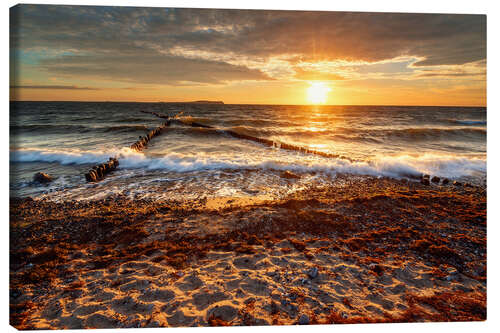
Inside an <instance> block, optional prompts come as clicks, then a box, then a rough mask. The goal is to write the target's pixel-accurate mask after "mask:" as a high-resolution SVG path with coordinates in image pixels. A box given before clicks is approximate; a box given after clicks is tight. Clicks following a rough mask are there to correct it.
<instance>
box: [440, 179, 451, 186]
mask: <svg viewBox="0 0 500 333" xmlns="http://www.w3.org/2000/svg"><path fill="white" fill-rule="evenodd" d="M449 182H450V180H449V179H448V178H444V179H443V181H442V182H441V184H443V185H447V184H448V183H449Z"/></svg>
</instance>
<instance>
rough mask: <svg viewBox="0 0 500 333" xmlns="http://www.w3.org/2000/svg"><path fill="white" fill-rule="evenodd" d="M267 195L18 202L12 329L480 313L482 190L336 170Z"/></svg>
mask: <svg viewBox="0 0 500 333" xmlns="http://www.w3.org/2000/svg"><path fill="white" fill-rule="evenodd" d="M337 180H338V181H337V182H336V185H334V186H327V187H321V188H318V187H315V188H312V189H308V190H305V191H301V192H297V193H295V194H293V195H291V196H290V197H287V198H284V199H282V200H279V201H271V200H266V198H265V197H264V198H256V199H255V200H252V198H243V199H236V198H235V199H234V200H233V199H231V198H223V199H221V200H207V199H199V200H191V201H182V202H181V201H169V202H156V201H148V200H135V201H131V200H130V199H127V198H125V197H114V198H109V199H106V200H99V201H90V202H67V203H55V202H51V201H43V200H31V199H29V198H24V199H11V203H10V323H11V324H12V325H13V326H14V327H16V328H18V329H43V328H118V327H159V326H216V325H288V324H298V323H300V324H323V323H324V324H332V323H335V324H341V323H366V322H420V321H478V320H485V319H486V190H485V189H484V188H481V187H476V186H470V187H463V186H453V185H446V186H437V185H434V184H433V185H430V186H427V185H423V184H420V183H417V182H407V181H400V180H394V179H387V178H372V177H356V176H348V175H345V176H339V177H338V178H337Z"/></svg>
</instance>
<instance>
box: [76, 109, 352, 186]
mask: <svg viewBox="0 0 500 333" xmlns="http://www.w3.org/2000/svg"><path fill="white" fill-rule="evenodd" d="M141 112H143V113H148V114H152V115H154V116H157V117H159V118H162V119H167V121H166V122H165V123H163V124H162V125H160V126H159V127H157V128H155V129H154V130H151V131H150V132H149V133H148V134H147V135H146V136H144V137H142V136H140V137H139V140H137V141H136V142H134V143H133V144H132V145H131V146H130V148H131V149H133V150H135V151H141V150H142V149H144V148H145V147H146V146H147V145H148V143H149V141H151V139H153V138H154V137H155V136H157V135H160V134H161V133H162V131H163V130H164V129H165V128H166V127H168V126H170V124H171V123H172V122H179V123H181V124H184V125H188V126H191V127H201V128H210V129H216V128H215V127H213V126H210V125H205V124H201V123H197V122H194V121H189V120H182V119H179V118H178V116H179V115H180V114H182V112H180V113H178V114H177V115H176V116H175V117H170V116H168V115H163V114H160V113H158V112H152V111H141ZM222 132H223V133H226V134H228V135H230V136H232V137H235V138H238V139H243V140H249V141H253V142H257V143H260V144H262V145H265V146H268V147H277V148H280V149H285V150H292V151H298V152H302V153H307V154H313V155H319V156H323V157H328V158H340V159H345V160H349V161H351V162H353V161H354V160H353V159H351V158H349V157H347V156H343V155H339V154H331V153H326V152H322V151H317V150H312V149H309V148H304V147H300V146H295V145H291V144H287V143H276V142H275V141H273V140H269V139H264V138H259V137H255V136H252V135H247V134H243V133H238V132H235V131H232V130H222ZM118 164H119V163H118V159H117V158H116V157H110V158H109V161H108V162H107V163H102V164H100V165H96V166H94V167H92V169H91V170H90V171H89V172H88V173H86V174H85V178H86V179H87V181H88V182H95V181H99V180H102V179H103V178H104V177H105V175H106V174H108V173H109V172H111V171H113V170H115V169H116V167H117V166H118Z"/></svg>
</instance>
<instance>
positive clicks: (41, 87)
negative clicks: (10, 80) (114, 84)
mask: <svg viewBox="0 0 500 333" xmlns="http://www.w3.org/2000/svg"><path fill="white" fill-rule="evenodd" d="M10 88H11V89H50V90H53V89H56V90H99V89H98V88H89V87H77V86H57V85H53V86H52V85H36V86H23V85H21V86H10Z"/></svg>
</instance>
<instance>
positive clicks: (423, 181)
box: [420, 175, 431, 185]
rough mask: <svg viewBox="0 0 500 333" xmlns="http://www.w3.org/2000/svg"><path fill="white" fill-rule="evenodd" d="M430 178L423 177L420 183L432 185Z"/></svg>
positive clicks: (427, 176)
mask: <svg viewBox="0 0 500 333" xmlns="http://www.w3.org/2000/svg"><path fill="white" fill-rule="evenodd" d="M430 177H431V176H429V175H423V176H422V178H421V179H420V182H421V183H422V184H424V185H430V184H431V183H430V181H429V180H430Z"/></svg>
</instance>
